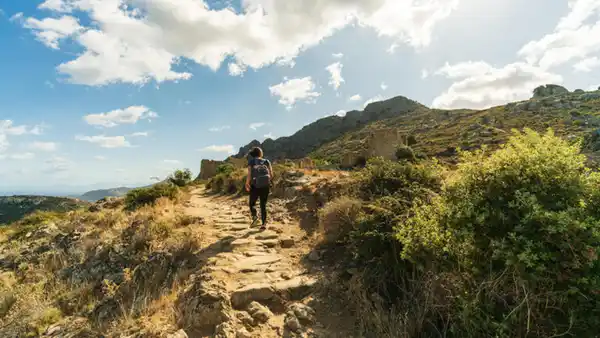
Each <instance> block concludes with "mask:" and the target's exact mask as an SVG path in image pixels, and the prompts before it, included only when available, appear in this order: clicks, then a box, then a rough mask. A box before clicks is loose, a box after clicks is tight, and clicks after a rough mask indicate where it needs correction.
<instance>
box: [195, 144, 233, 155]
mask: <svg viewBox="0 0 600 338" xmlns="http://www.w3.org/2000/svg"><path fill="white" fill-rule="evenodd" d="M200 151H207V152H213V153H228V154H234V153H235V150H234V147H233V145H230V144H227V145H222V146H219V145H212V146H208V147H204V148H202V149H200Z"/></svg>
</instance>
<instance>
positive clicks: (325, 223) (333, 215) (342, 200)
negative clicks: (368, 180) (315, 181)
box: [319, 196, 362, 242]
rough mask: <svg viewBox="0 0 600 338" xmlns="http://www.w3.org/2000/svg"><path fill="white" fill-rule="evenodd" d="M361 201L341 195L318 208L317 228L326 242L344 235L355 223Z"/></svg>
mask: <svg viewBox="0 0 600 338" xmlns="http://www.w3.org/2000/svg"><path fill="white" fill-rule="evenodd" d="M361 209H362V202H361V201H359V200H357V199H354V198H351V197H348V196H342V197H338V198H336V199H334V200H333V201H331V202H329V203H327V204H326V205H325V207H324V208H323V209H321V210H319V228H320V231H321V232H322V233H323V234H324V235H325V239H326V241H328V242H333V241H335V240H337V239H342V238H343V237H345V236H346V235H347V234H348V233H349V232H350V231H351V230H352V229H353V227H354V226H355V225H356V222H357V220H358V218H359V216H360V213H361Z"/></svg>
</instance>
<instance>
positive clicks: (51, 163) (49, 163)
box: [42, 156, 72, 173]
mask: <svg viewBox="0 0 600 338" xmlns="http://www.w3.org/2000/svg"><path fill="white" fill-rule="evenodd" d="M44 163H45V166H44V168H43V169H42V171H43V172H46V173H60V172H65V171H69V169H70V168H71V166H72V163H71V161H69V160H68V159H66V158H64V157H60V156H54V157H52V158H51V159H48V160H46V161H44Z"/></svg>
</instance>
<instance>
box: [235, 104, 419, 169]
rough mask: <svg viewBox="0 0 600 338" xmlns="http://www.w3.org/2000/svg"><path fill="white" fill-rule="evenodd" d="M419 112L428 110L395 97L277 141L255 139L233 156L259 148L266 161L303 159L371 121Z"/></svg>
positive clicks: (316, 124) (326, 118)
mask: <svg viewBox="0 0 600 338" xmlns="http://www.w3.org/2000/svg"><path fill="white" fill-rule="evenodd" d="M422 110H424V111H427V110H428V109H427V107H425V106H423V105H422V104H420V103H418V102H416V101H413V100H410V99H407V98H405V97H403V96H397V97H394V98H391V99H388V100H385V101H380V102H374V103H371V104H369V105H368V106H367V107H366V108H365V109H364V110H362V111H357V110H353V111H350V112H348V113H346V115H345V116H344V117H340V116H328V117H325V118H322V119H320V120H318V121H316V122H313V123H311V124H308V125H306V126H305V127H303V128H302V129H300V130H299V131H298V132H296V133H295V134H294V135H292V136H289V137H280V138H278V139H276V140H272V139H266V140H265V141H264V142H263V143H262V144H261V143H260V142H258V141H256V140H254V141H252V142H250V143H249V144H247V145H246V146H243V147H241V148H240V150H239V152H238V153H237V154H236V155H235V156H234V157H236V158H242V157H244V156H245V155H246V154H247V153H248V150H250V148H252V147H254V146H261V147H262V148H263V150H264V151H265V153H266V154H269V158H271V159H274V160H277V159H296V158H302V157H304V156H306V155H307V154H308V153H310V152H312V151H313V150H315V149H317V148H318V147H320V146H321V145H323V144H324V143H326V142H330V141H333V140H335V139H337V138H339V137H341V136H343V135H344V134H346V133H348V132H351V131H354V130H356V129H358V128H361V127H363V126H364V125H366V124H368V123H370V122H373V121H378V120H383V119H388V118H391V117H395V116H402V115H405V114H408V113H414V112H418V111H422Z"/></svg>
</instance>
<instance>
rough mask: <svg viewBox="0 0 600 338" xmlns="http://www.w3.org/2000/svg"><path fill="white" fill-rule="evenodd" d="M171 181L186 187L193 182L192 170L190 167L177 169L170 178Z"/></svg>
mask: <svg viewBox="0 0 600 338" xmlns="http://www.w3.org/2000/svg"><path fill="white" fill-rule="evenodd" d="M168 180H169V182H171V183H173V184H175V185H176V186H178V187H185V186H186V185H188V184H190V183H192V172H191V171H190V169H183V170H175V171H174V172H173V173H172V174H171V175H170V176H169V178H168Z"/></svg>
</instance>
